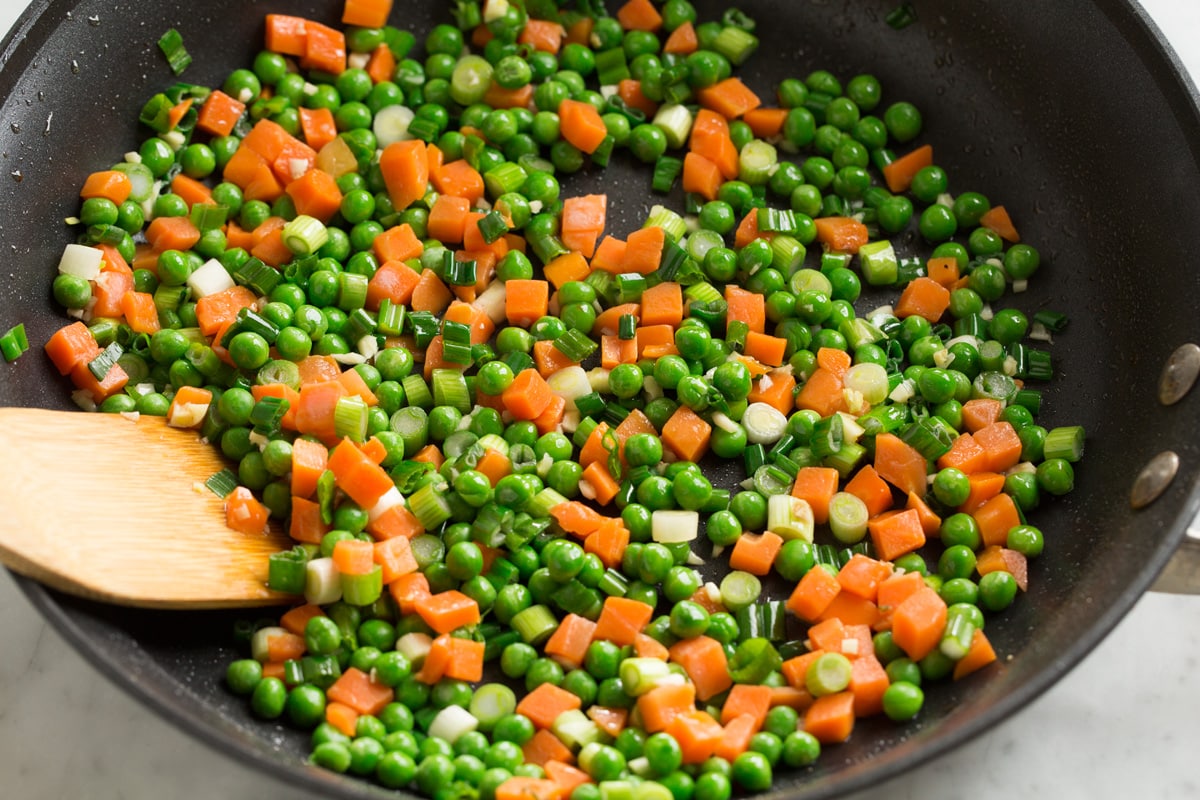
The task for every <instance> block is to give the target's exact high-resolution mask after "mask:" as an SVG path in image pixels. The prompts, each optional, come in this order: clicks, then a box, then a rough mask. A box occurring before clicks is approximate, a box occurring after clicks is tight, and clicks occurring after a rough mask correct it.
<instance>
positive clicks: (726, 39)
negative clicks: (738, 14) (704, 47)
mask: <svg viewBox="0 0 1200 800" xmlns="http://www.w3.org/2000/svg"><path fill="white" fill-rule="evenodd" d="M712 49H713V50H716V51H717V52H718V53H720V54H721V55H723V56H725V58H727V59H729V63H731V64H733V65H734V66H735V67H736V66H740V65H741V64H742V63H743V62H745V60H746V59H748V58H749V57H750V56H751V54H753V53H754V51H755V50H757V49H758V37H757V36H755V35H754V34H752V33H750V31H748V30H746V29H744V28H740V27H737V26H734V25H729V26H726V27H724V28H722V29H721V32H720V33H719V34H717V38H716V39H715V40H713V43H712Z"/></svg>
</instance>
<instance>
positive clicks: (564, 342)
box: [554, 328, 599, 362]
mask: <svg viewBox="0 0 1200 800" xmlns="http://www.w3.org/2000/svg"><path fill="white" fill-rule="evenodd" d="M554 346H555V347H556V348H558V351H559V352H560V353H562V354H563V355H564V356H566V357H567V358H568V359H570V360H571V361H575V362H580V361H583V360H584V359H586V358H587V357H588V356H590V355H591V354H592V353H594V352H595V351H596V348H597V347H599V345H598V344H596V342H594V341H593V340H592V339H590V338H589V337H588V335H587V334H585V333H584V332H583V331H581V330H579V329H578V328H571V329H570V330H568V331H567V332H566V333H564V334H563V335H562V336H559V337H558V338H557V339H555V340H554Z"/></svg>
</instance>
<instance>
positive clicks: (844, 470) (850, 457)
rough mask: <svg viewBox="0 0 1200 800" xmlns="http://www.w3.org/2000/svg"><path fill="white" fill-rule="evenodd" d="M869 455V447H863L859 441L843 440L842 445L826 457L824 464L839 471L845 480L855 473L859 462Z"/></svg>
mask: <svg viewBox="0 0 1200 800" xmlns="http://www.w3.org/2000/svg"><path fill="white" fill-rule="evenodd" d="M866 455H867V448H865V447H863V446H862V445H861V444H859V443H858V442H842V447H841V449H840V450H838V451H837V452H836V453H834V454H833V455H831V456H827V457H826V458H825V459H824V464H825V466H827V467H832V468H833V469H836V470H837V471H838V475H839V476H840V477H841V478H842V480H845V479H846V478H849V477H850V475H851V474H853V472H854V470H855V469H857V467H858V465H859V462H861V461H862V460H863V458H864V457H865V456H866Z"/></svg>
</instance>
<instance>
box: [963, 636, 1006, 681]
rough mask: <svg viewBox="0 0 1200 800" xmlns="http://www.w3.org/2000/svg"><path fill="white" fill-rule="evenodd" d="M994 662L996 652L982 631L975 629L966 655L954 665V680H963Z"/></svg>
mask: <svg viewBox="0 0 1200 800" xmlns="http://www.w3.org/2000/svg"><path fill="white" fill-rule="evenodd" d="M995 660H996V651H995V650H994V649H993V648H992V643H991V642H989V641H988V638H987V636H985V635H984V633H983V631H982V630H980V629H978V628H976V629H975V633H974V634H973V635H972V636H971V647H970V649H969V650H967V654H966V655H965V656H963V657H962V658H960V659H959V660H958V661H956V662H955V663H954V680H959V679H960V678H965V677H967V676H968V675H970V674H971V673H972V672H975V671H976V670H980V669H982V668H984V667H986V666H987V665H988V664H991V663H992V662H993V661H995Z"/></svg>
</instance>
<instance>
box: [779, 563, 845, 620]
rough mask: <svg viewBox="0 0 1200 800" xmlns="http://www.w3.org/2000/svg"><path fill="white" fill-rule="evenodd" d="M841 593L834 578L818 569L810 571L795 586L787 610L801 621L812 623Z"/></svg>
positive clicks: (839, 585) (838, 584)
mask: <svg viewBox="0 0 1200 800" xmlns="http://www.w3.org/2000/svg"><path fill="white" fill-rule="evenodd" d="M841 591H842V585H841V584H840V583H838V579H837V578H836V577H834V576H833V575H831V574H830V573H828V572H827V571H825V570H823V569H820V568H817V569H810V570H809V571H808V572H806V573H804V577H803V578H801V579H800V582H799V583H798V584H796V588H795V590H794V591H793V592H792V595H791V597H789V598H788V601H787V609H788V611H791V612H792V613H793V614H795V615H796V616H797V617H799V618H800V619H802V620H806V621H808V622H814V621H816V619H817V618H818V617H819V616H821V614H822V613H823V612H824V611H825V609H827V608H829V604H830V603H832V602H833V598H835V597H837V595H838V593H839V592H841Z"/></svg>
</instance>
